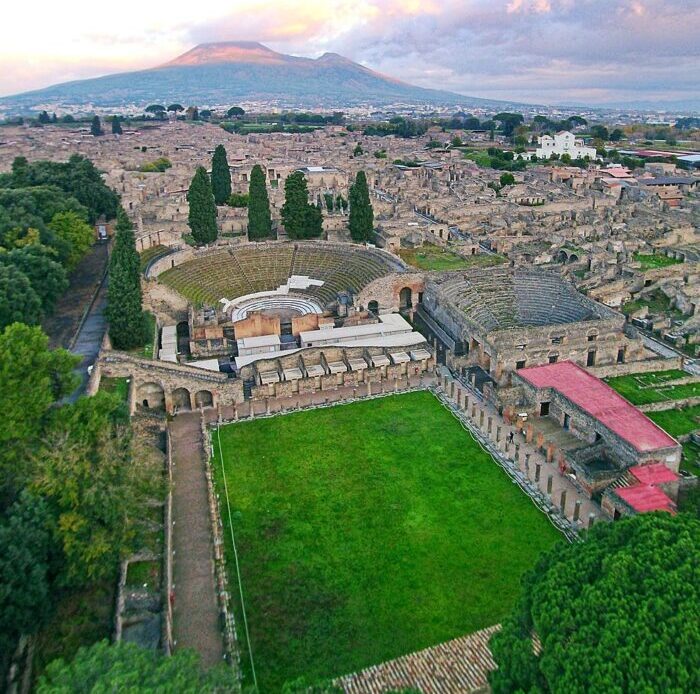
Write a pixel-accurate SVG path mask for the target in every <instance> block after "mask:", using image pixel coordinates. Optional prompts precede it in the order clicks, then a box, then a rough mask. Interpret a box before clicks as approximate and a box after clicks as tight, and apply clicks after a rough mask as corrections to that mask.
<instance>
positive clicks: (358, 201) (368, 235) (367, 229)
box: [348, 171, 374, 243]
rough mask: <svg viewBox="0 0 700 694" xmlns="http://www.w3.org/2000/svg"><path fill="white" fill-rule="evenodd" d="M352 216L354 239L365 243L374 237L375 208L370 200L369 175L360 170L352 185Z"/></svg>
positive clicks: (351, 224)
mask: <svg viewBox="0 0 700 694" xmlns="http://www.w3.org/2000/svg"><path fill="white" fill-rule="evenodd" d="M349 199H350V216H349V219H348V226H349V228H350V236H352V240H353V241H357V242H358V243H363V242H365V241H371V240H372V239H373V237H374V210H373V209H372V203H371V202H370V200H369V188H368V187H367V176H366V175H365V172H364V171H358V172H357V176H355V182H354V183H353V184H352V185H351V186H350V195H349Z"/></svg>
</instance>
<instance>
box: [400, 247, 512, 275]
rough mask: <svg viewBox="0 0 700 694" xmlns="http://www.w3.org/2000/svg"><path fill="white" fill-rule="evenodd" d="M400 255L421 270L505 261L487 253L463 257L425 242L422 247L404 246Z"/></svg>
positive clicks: (458, 267) (483, 264)
mask: <svg viewBox="0 0 700 694" xmlns="http://www.w3.org/2000/svg"><path fill="white" fill-rule="evenodd" d="M399 255H400V256H401V258H402V259H403V260H404V261H405V262H407V263H408V264H409V265H412V266H413V267H417V268H419V269H420V270H462V269H465V268H468V267H486V266H489V265H500V264H501V263H503V261H504V259H503V258H501V257H500V256H493V255H487V254H485V253H480V254H478V255H473V256H470V257H469V258H463V257H462V256H461V255H458V254H457V253H453V252H452V251H450V250H447V249H445V248H441V247H440V246H433V245H431V244H425V245H424V246H422V247H421V248H403V249H401V250H400V251H399Z"/></svg>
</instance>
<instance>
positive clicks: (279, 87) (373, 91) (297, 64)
mask: <svg viewBox="0 0 700 694" xmlns="http://www.w3.org/2000/svg"><path fill="white" fill-rule="evenodd" d="M244 101H258V102H266V103H269V104H271V105H276V106H280V107H302V108H312V107H325V108H328V107H334V106H335V107H342V106H352V105H356V104H371V105H374V106H385V105H388V104H393V103H397V102H401V103H410V104H430V105H436V106H437V105H454V106H462V107H466V108H469V107H470V106H471V107H475V106H482V107H489V106H494V107H496V108H500V107H503V106H504V105H505V102H501V101H490V100H487V99H477V98H474V97H468V96H462V95H460V94H455V93H453V92H446V91H439V90H436V89H423V88H421V87H416V86H414V85H411V84H408V83H407V82H402V81H400V80H397V79H394V78H392V77H388V76H386V75H383V74H381V73H379V72H375V71H374V70H370V69H369V68H366V67H363V66H362V65H359V64H358V63H354V62H353V61H352V60H348V59H347V58H344V57H342V56H340V55H337V54H336V53H325V54H324V55H322V56H321V57H320V58H316V59H312V58H301V57H298V56H292V55H286V54H284V53H277V52H276V51H273V50H271V49H269V48H267V47H266V46H263V45H262V44H260V43H256V42H249V41H226V42H222V43H204V44H200V45H199V46H195V47H194V48H192V49H191V50H189V51H187V53H184V54H182V55H181V56H179V57H177V58H175V59H174V60H172V61H170V62H169V63H166V64H165V65H161V66H159V67H156V68H153V69H149V70H139V71H137V72H122V73H118V74H114V75H106V76H104V77H95V78H92V79H85V80H78V81H75V82H65V83H63V84H57V85H54V86H52V87H46V88H44V89H38V90H35V91H31V92H24V93H22V94H17V95H15V96H8V97H4V98H0V110H2V111H5V112H6V113H19V112H27V111H29V110H36V109H37V108H39V107H41V108H44V107H46V106H49V105H50V106H52V108H58V107H64V108H79V107H81V106H92V107H100V108H109V107H118V106H128V105H133V106H140V107H143V106H145V105H147V104H151V103H164V104H169V103H173V102H178V103H182V104H183V105H188V104H197V105H199V106H203V105H209V106H211V105H217V104H235V103H239V102H244Z"/></svg>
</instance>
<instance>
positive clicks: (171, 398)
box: [136, 381, 214, 413]
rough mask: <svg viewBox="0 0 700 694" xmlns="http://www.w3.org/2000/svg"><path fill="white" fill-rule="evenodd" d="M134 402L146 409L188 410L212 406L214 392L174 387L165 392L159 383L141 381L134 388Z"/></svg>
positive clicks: (173, 411)
mask: <svg viewBox="0 0 700 694" xmlns="http://www.w3.org/2000/svg"><path fill="white" fill-rule="evenodd" d="M136 404H137V406H138V407H142V408H143V409H146V410H161V411H162V410H165V411H166V412H172V413H176V412H188V411H191V410H192V409H200V408H207V407H213V406H214V394H213V393H212V392H211V391H210V390H197V391H190V390H188V389H187V388H184V387H180V388H174V389H173V390H172V391H171V392H169V393H167V392H166V391H165V389H164V388H163V386H162V385H161V384H160V383H156V382H154V381H151V382H147V383H141V384H139V385H138V387H137V389H136Z"/></svg>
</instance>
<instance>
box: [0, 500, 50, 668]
mask: <svg viewBox="0 0 700 694" xmlns="http://www.w3.org/2000/svg"><path fill="white" fill-rule="evenodd" d="M51 529H52V523H51V517H50V515H49V509H48V506H47V504H46V502H45V501H44V500H43V499H41V498H38V497H36V496H32V495H31V494H29V493H28V492H23V493H22V495H21V496H20V498H19V499H18V501H17V502H15V504H14V505H13V506H12V507H11V508H10V509H9V512H8V514H7V517H6V518H5V520H4V521H2V520H0V547H2V548H3V550H2V552H0V671H3V672H4V671H5V667H3V666H7V657H8V656H9V654H11V653H12V652H13V650H14V647H15V645H16V643H17V640H18V639H19V637H20V636H22V635H23V634H34V633H36V631H37V630H38V629H39V627H41V625H42V623H43V622H44V620H45V619H46V617H47V616H48V614H49V611H50V605H51V596H50V593H49V580H50V576H49V570H50V553H51ZM3 656H4V657H3Z"/></svg>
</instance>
